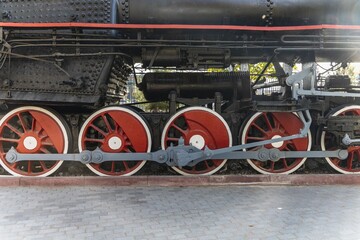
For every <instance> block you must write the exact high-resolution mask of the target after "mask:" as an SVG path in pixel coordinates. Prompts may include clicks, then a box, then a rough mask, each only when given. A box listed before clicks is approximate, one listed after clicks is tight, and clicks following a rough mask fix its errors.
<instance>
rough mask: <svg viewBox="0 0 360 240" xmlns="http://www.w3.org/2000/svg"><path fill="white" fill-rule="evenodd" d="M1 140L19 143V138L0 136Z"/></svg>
mask: <svg viewBox="0 0 360 240" xmlns="http://www.w3.org/2000/svg"><path fill="white" fill-rule="evenodd" d="M0 141H1V142H13V143H19V142H20V139H14V138H3V137H0Z"/></svg>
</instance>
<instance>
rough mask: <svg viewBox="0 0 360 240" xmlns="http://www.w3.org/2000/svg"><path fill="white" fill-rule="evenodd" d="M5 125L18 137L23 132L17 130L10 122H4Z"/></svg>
mask: <svg viewBox="0 0 360 240" xmlns="http://www.w3.org/2000/svg"><path fill="white" fill-rule="evenodd" d="M4 126H6V127H8V128H9V129H10V130H11V131H12V132H14V133H15V134H16V135H18V136H19V137H21V136H22V135H23V133H21V132H19V130H18V129H16V128H15V127H14V126H13V125H11V124H10V123H5V125H4Z"/></svg>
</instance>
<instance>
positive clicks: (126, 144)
mask: <svg viewBox="0 0 360 240" xmlns="http://www.w3.org/2000/svg"><path fill="white" fill-rule="evenodd" d="M79 135H80V137H79V143H78V144H79V150H80V151H83V150H95V149H96V148H100V149H101V150H102V151H104V152H110V153H120V152H127V153H131V152H140V153H143V152H150V151H151V135H150V130H149V128H148V127H147V124H146V123H145V121H144V120H143V119H142V117H141V116H139V115H138V114H137V113H135V112H134V111H132V110H130V109H128V108H124V107H117V106H114V107H107V108H103V109H101V110H99V111H97V112H95V113H94V114H92V115H91V116H90V117H89V118H88V119H87V120H86V121H85V123H84V124H83V126H82V128H81V130H80V134H79ZM145 162H146V161H108V162H104V163H101V164H88V165H87V167H88V168H89V169H90V170H91V171H92V172H94V173H95V174H97V175H99V176H130V175H133V174H135V173H136V172H137V171H139V170H140V169H141V168H142V167H143V166H144V164H145Z"/></svg>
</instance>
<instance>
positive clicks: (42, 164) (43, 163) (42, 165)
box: [39, 161, 48, 171]
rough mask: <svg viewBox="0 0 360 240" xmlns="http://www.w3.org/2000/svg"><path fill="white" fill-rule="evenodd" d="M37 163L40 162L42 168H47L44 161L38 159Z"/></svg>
mask: <svg viewBox="0 0 360 240" xmlns="http://www.w3.org/2000/svg"><path fill="white" fill-rule="evenodd" d="M39 163H40V166H41V168H42V169H43V170H44V171H45V170H47V169H48V168H47V167H46V165H45V162H44V161H39Z"/></svg>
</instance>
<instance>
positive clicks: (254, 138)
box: [247, 136, 268, 141]
mask: <svg viewBox="0 0 360 240" xmlns="http://www.w3.org/2000/svg"><path fill="white" fill-rule="evenodd" d="M247 139H248V140H254V141H265V140H268V139H267V138H265V137H252V136H248V137H247Z"/></svg>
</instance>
